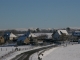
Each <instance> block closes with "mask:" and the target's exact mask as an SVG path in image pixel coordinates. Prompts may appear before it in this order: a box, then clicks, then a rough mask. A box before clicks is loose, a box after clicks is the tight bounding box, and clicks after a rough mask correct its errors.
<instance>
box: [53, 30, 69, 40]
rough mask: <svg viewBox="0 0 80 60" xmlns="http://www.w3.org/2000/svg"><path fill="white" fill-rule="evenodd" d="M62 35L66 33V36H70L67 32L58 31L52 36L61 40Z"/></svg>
mask: <svg viewBox="0 0 80 60" xmlns="http://www.w3.org/2000/svg"><path fill="white" fill-rule="evenodd" d="M62 33H65V34H66V35H69V34H68V32H67V31H66V30H57V31H56V32H55V34H54V35H52V37H53V39H55V40H60V36H61V35H62Z"/></svg>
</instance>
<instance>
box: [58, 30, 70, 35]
mask: <svg viewBox="0 0 80 60" xmlns="http://www.w3.org/2000/svg"><path fill="white" fill-rule="evenodd" d="M58 33H59V35H61V33H65V34H66V35H69V34H68V32H67V31H66V30H58Z"/></svg>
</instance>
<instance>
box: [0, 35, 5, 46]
mask: <svg viewBox="0 0 80 60" xmlns="http://www.w3.org/2000/svg"><path fill="white" fill-rule="evenodd" d="M3 43H5V41H4V37H3V36H0V45H1V44H3Z"/></svg>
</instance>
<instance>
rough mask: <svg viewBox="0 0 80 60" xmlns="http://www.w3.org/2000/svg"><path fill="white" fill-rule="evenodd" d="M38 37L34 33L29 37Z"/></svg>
mask: <svg viewBox="0 0 80 60" xmlns="http://www.w3.org/2000/svg"><path fill="white" fill-rule="evenodd" d="M31 36H32V37H37V36H36V35H35V34H33V33H31V34H30V35H29V37H31Z"/></svg>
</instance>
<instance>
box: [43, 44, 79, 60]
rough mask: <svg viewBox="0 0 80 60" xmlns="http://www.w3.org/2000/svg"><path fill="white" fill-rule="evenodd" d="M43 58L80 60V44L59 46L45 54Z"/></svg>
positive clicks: (46, 59) (50, 59)
mask: <svg viewBox="0 0 80 60" xmlns="http://www.w3.org/2000/svg"><path fill="white" fill-rule="evenodd" d="M46 53H47V52H46ZM46 53H45V54H46ZM42 60H80V44H76V45H69V46H67V47H59V48H58V49H56V50H54V51H52V52H51V53H50V54H47V55H45V56H44V57H43V59H42Z"/></svg>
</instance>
